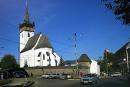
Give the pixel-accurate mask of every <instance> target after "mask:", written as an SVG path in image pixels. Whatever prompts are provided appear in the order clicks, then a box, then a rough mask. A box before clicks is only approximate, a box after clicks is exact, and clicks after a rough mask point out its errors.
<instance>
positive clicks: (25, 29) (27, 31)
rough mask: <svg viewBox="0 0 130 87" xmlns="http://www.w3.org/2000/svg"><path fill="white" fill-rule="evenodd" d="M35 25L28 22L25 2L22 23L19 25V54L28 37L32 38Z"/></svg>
mask: <svg viewBox="0 0 130 87" xmlns="http://www.w3.org/2000/svg"><path fill="white" fill-rule="evenodd" d="M34 31H35V24H34V22H30V18H29V12H28V0H26V11H25V16H24V21H23V23H21V24H19V32H20V52H21V51H22V50H23V49H24V47H25V45H26V43H27V41H28V40H29V38H30V37H32V36H34Z"/></svg>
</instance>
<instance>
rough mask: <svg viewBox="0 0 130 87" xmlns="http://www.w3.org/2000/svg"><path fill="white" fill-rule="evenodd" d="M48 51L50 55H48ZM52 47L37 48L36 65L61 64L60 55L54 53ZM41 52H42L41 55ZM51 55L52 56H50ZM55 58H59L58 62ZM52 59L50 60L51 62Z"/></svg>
mask: <svg viewBox="0 0 130 87" xmlns="http://www.w3.org/2000/svg"><path fill="white" fill-rule="evenodd" d="M47 52H48V53H49V55H47ZM52 52H53V51H52V49H51V48H39V49H36V50H35V59H36V60H35V61H36V66H49V65H50V66H56V65H59V58H58V56H55V54H52ZM39 53H41V54H40V55H39ZM49 56H50V58H49ZM55 59H56V60H57V64H56V62H55ZM49 60H50V62H49Z"/></svg>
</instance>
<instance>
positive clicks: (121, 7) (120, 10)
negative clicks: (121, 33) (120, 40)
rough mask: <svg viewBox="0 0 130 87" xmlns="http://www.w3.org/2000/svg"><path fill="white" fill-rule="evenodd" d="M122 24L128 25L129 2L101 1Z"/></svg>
mask: <svg viewBox="0 0 130 87" xmlns="http://www.w3.org/2000/svg"><path fill="white" fill-rule="evenodd" d="M101 1H102V2H103V3H104V4H105V7H107V8H108V9H110V10H112V11H113V13H114V14H115V16H116V18H117V19H119V20H121V21H122V22H123V24H126V25H129V24H130V0H101Z"/></svg>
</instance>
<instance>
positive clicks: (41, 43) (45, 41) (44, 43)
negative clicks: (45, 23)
mask: <svg viewBox="0 0 130 87" xmlns="http://www.w3.org/2000/svg"><path fill="white" fill-rule="evenodd" d="M45 47H47V48H52V46H51V43H50V42H49V40H48V37H47V36H46V35H44V36H43V35H42V36H41V37H40V40H39V42H38V44H37V46H36V47H35V49H38V48H45Z"/></svg>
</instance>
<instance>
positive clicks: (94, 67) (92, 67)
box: [90, 60, 100, 75]
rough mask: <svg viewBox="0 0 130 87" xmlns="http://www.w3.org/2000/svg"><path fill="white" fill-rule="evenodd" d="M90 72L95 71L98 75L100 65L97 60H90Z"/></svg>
mask: <svg viewBox="0 0 130 87" xmlns="http://www.w3.org/2000/svg"><path fill="white" fill-rule="evenodd" d="M90 73H96V74H98V75H100V66H99V65H98V63H97V61H95V60H91V65H90Z"/></svg>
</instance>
